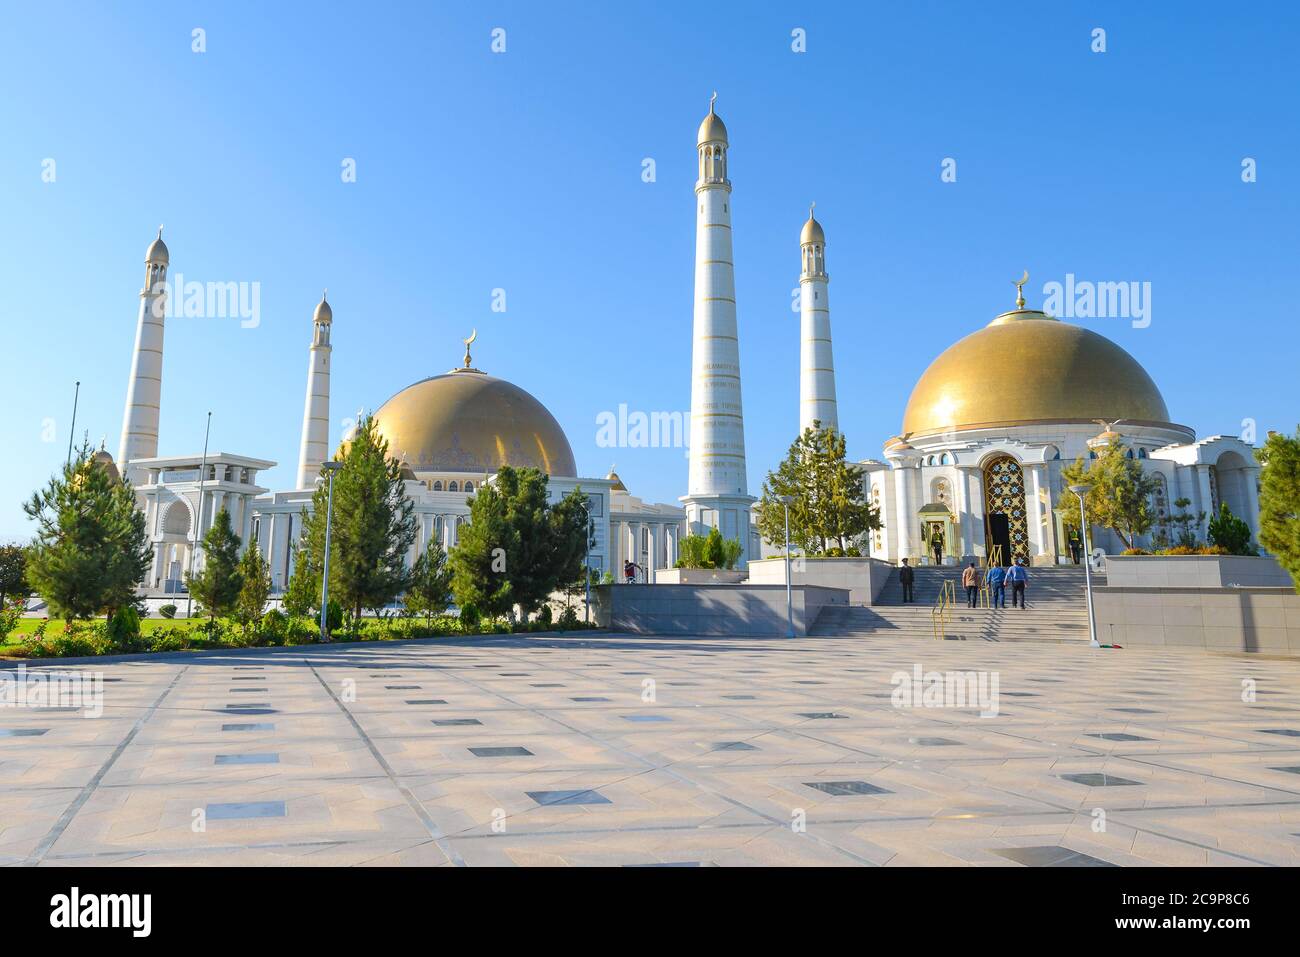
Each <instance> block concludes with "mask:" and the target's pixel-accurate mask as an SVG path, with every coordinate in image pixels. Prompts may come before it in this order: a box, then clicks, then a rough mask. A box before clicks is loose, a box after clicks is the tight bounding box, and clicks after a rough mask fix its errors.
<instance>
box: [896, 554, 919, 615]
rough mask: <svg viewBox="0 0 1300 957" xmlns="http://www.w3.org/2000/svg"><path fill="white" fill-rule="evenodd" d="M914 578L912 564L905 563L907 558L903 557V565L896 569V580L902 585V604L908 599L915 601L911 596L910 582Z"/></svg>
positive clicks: (914, 573)
mask: <svg viewBox="0 0 1300 957" xmlns="http://www.w3.org/2000/svg"><path fill="white" fill-rule="evenodd" d="M915 579H916V572H914V571H912V566H911V565H909V564H907V559H906V558H904V559H903V567H902V568H900V569H899V570H898V581H899V582H900V583H901V584H902V586H903V604H904V605H906V604H907V603H908V602H909V601H915V600H916V599H915V598H913V597H912V582H913V581H914V580H915Z"/></svg>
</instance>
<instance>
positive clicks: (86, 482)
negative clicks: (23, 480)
mask: <svg viewBox="0 0 1300 957" xmlns="http://www.w3.org/2000/svg"><path fill="white" fill-rule="evenodd" d="M23 511H25V512H26V513H27V515H28V517H29V518H31V519H32V520H33V521H35V522H36V525H37V531H36V537H35V540H34V541H33V543H32V545H31V547H30V549H29V551H28V555H27V568H26V576H27V581H28V583H29V584H30V585H31V587H32V588H33V589H34V590H35V591H37V592H38V593H39V594H40V595H41V596H42V597H43V598H44V599H45V600H46V601H47V602H49V604H50V608H51V609H52V610H53V611H54V612H55V614H57V615H60V616H62V617H65V618H68V619H74V618H90V617H92V616H94V615H99V614H105V613H107V614H109V615H111V614H112V613H113V612H115V611H117V609H119V608H121V607H123V606H125V605H132V604H134V603H135V600H136V588H137V586H138V585H139V583H140V581H141V580H142V579H143V578H144V576H145V575H146V574H147V573H148V571H149V566H150V564H151V562H152V560H153V550H152V549H151V548H150V546H149V540H148V536H147V534H146V533H145V520H144V513H143V512H141V511H140V510H139V509H137V508H136V507H135V492H134V490H133V489H132V488H131V485H130V483H129V482H126V481H125V480H123V479H119V478H114V477H113V476H112V475H111V474H110V473H109V471H108V469H107V468H106V467H105V466H104V465H102V464H101V463H100V462H98V461H97V460H96V459H95V458H94V457H93V449H92V448H91V447H90V445H89V444H86V443H83V444H82V446H81V448H79V449H78V450H77V458H76V460H75V461H74V462H70V463H69V464H67V465H65V466H64V468H63V471H62V473H61V474H60V475H56V476H54V477H53V478H51V479H50V481H49V484H48V485H47V486H46V487H45V488H44V490H42V491H38V492H36V493H34V494H33V495H32V498H31V500H30V501H29V502H26V503H25V504H24V505H23Z"/></svg>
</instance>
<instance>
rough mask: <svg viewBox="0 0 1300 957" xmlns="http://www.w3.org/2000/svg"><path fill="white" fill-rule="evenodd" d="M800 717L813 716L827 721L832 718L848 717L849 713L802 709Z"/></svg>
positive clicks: (814, 718)
mask: <svg viewBox="0 0 1300 957" xmlns="http://www.w3.org/2000/svg"><path fill="white" fill-rule="evenodd" d="M799 717H801V718H812V719H813V720H819V721H825V720H830V719H831V718H847V717H848V715H847V714H836V713H835V712H834V711H800V712H799Z"/></svg>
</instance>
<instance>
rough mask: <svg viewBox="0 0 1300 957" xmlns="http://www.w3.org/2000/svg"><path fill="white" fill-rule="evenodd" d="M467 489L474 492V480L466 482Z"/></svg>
mask: <svg viewBox="0 0 1300 957" xmlns="http://www.w3.org/2000/svg"><path fill="white" fill-rule="evenodd" d="M465 491H467V492H472V491H474V483H473V482H466V483H465Z"/></svg>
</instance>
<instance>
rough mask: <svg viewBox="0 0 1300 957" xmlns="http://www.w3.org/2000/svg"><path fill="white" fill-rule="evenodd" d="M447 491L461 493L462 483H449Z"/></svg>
mask: <svg viewBox="0 0 1300 957" xmlns="http://www.w3.org/2000/svg"><path fill="white" fill-rule="evenodd" d="M447 491H448V492H459V491H460V483H459V482H454V481H453V482H448V483H447Z"/></svg>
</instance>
